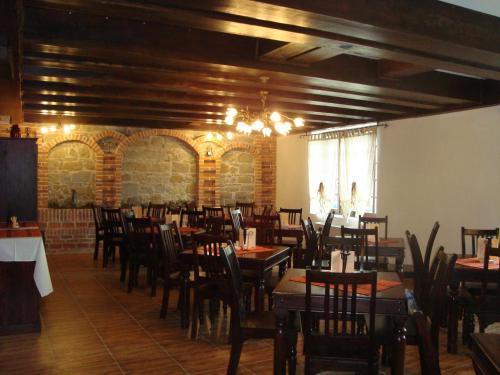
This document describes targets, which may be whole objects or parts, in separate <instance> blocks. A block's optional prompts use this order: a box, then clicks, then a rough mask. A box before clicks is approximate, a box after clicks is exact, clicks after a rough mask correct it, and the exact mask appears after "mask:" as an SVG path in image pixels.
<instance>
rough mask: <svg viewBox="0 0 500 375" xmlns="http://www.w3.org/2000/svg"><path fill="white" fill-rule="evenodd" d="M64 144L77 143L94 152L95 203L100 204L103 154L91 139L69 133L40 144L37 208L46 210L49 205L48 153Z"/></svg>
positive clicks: (102, 184) (102, 183) (101, 200)
mask: <svg viewBox="0 0 500 375" xmlns="http://www.w3.org/2000/svg"><path fill="white" fill-rule="evenodd" d="M66 142H79V143H83V144H85V145H87V146H88V147H90V149H91V150H93V151H94V153H95V156H96V160H95V202H96V203H97V204H102V202H103V186H104V181H103V168H104V152H103V151H102V149H101V148H100V147H99V145H98V144H97V142H96V141H95V140H94V139H93V138H91V137H86V136H84V135H81V134H76V133H70V134H65V135H60V136H57V137H56V138H54V139H52V140H50V141H49V142H47V143H45V144H43V145H42V144H40V146H39V149H38V207H39V208H46V207H48V204H49V177H48V175H49V165H48V163H49V153H50V151H51V150H52V149H53V148H54V147H56V146H57V145H60V144H62V143H66Z"/></svg>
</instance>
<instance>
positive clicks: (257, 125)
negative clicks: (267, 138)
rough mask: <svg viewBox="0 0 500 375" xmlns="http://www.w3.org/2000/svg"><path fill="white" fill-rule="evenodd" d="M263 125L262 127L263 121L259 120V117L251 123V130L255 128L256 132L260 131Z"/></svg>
mask: <svg viewBox="0 0 500 375" xmlns="http://www.w3.org/2000/svg"><path fill="white" fill-rule="evenodd" d="M263 127H264V123H263V122H262V121H261V120H259V119H257V120H255V121H254V122H253V123H252V130H255V131H257V132H260V131H261V130H262V128H263Z"/></svg>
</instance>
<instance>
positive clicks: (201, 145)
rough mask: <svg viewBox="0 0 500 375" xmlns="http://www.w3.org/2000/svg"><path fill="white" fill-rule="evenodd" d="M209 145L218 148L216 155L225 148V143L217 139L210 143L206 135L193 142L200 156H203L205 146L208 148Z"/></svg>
mask: <svg viewBox="0 0 500 375" xmlns="http://www.w3.org/2000/svg"><path fill="white" fill-rule="evenodd" d="M207 144H212V145H214V146H216V151H215V153H214V155H215V154H217V153H218V152H220V151H219V150H223V149H224V147H225V144H224V142H221V141H218V140H217V139H211V140H209V141H208V140H207V139H206V137H205V136H204V135H203V136H200V137H198V138H196V139H195V140H194V141H193V146H194V148H195V149H196V152H197V153H198V154H199V155H203V153H204V146H206V145H207Z"/></svg>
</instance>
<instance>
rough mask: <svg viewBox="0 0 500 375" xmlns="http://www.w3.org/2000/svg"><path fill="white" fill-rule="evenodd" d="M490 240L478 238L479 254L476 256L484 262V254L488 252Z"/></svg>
mask: <svg viewBox="0 0 500 375" xmlns="http://www.w3.org/2000/svg"><path fill="white" fill-rule="evenodd" d="M488 241H489V240H488V239H487V238H483V237H478V238H477V246H476V248H477V252H476V255H477V257H478V259H481V260H484V254H485V252H486V246H487V245H488Z"/></svg>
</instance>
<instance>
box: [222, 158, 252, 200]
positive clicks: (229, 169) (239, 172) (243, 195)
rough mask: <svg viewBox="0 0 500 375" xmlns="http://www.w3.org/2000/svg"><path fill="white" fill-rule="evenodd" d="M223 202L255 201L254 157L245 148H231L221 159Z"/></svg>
mask: <svg viewBox="0 0 500 375" xmlns="http://www.w3.org/2000/svg"><path fill="white" fill-rule="evenodd" d="M220 163H221V168H220V186H221V204H223V205H233V204H234V203H235V202H236V201H238V202H254V201H255V175H254V168H255V166H254V157H253V155H252V154H250V153H249V152H246V151H243V150H231V151H228V152H226V153H225V154H224V155H222V158H221V160H220Z"/></svg>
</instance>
